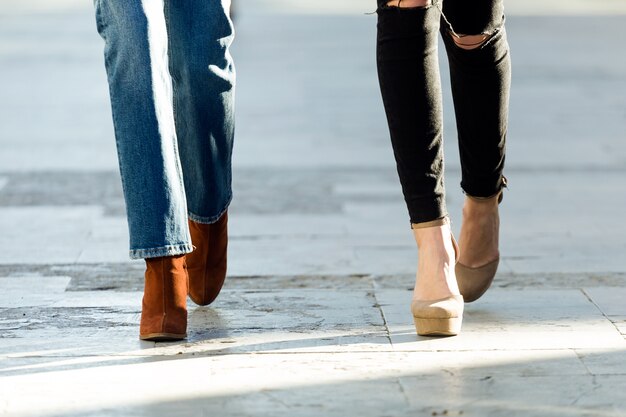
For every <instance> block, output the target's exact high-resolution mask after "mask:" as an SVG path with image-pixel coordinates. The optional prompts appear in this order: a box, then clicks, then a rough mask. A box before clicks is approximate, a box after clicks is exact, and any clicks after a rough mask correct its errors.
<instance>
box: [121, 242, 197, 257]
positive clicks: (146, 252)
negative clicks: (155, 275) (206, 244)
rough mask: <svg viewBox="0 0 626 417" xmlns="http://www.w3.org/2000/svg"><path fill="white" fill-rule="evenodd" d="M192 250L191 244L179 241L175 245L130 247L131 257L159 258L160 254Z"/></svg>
mask: <svg viewBox="0 0 626 417" xmlns="http://www.w3.org/2000/svg"><path fill="white" fill-rule="evenodd" d="M192 251H193V245H191V244H189V243H179V244H176V245H166V246H159V247H156V248H147V249H131V250H130V258H131V259H145V258H160V257H162V256H174V255H184V254H186V253H190V252H192Z"/></svg>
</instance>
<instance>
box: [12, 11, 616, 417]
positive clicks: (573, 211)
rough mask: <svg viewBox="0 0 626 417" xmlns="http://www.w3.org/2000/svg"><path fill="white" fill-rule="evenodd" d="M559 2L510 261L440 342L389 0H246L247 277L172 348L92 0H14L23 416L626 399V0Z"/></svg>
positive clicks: (511, 218)
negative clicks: (134, 218)
mask: <svg viewBox="0 0 626 417" xmlns="http://www.w3.org/2000/svg"><path fill="white" fill-rule="evenodd" d="M544 3H545V2H542V1H539V0H533V1H522V0H510V1H509V2H508V3H507V5H508V31H509V37H510V43H511V46H512V48H513V60H514V61H513V62H514V80H513V82H514V84H513V91H512V103H511V128H510V134H509V145H508V150H509V155H508V159H507V161H508V165H507V176H508V177H509V180H510V190H509V192H507V193H506V196H505V202H504V204H503V205H502V217H503V230H502V253H503V262H502V265H501V269H500V271H499V273H498V276H497V278H496V282H495V284H494V288H493V289H492V290H490V292H489V293H488V294H487V295H486V296H485V297H484V299H481V301H479V302H477V303H475V304H471V305H468V306H467V310H466V316H465V324H464V331H463V333H462V334H461V335H460V336H458V337H453V338H441V339H429V338H419V337H416V336H415V333H414V329H413V325H412V320H411V316H410V313H409V302H410V297H411V292H410V289H411V288H410V287H411V284H412V280H413V277H412V275H413V273H414V269H415V262H416V258H415V248H414V244H413V242H412V238H411V234H410V231H409V230H408V220H407V218H406V211H405V208H404V207H403V204H402V199H401V195H400V190H399V185H398V183H397V179H396V176H395V171H394V165H393V159H392V153H391V150H390V147H389V142H388V138H387V130H386V125H385V120H384V116H383V113H382V105H381V102H380V97H379V93H378V89H377V88H378V87H377V84H376V74H375V66H374V43H373V41H374V37H375V21H376V19H375V16H371V15H367V14H365V13H368V12H371V11H372V10H373V8H374V6H373V1H372V2H368V3H366V2H365V1H363V0H349V1H348V0H346V1H343V2H332V1H330V0H317V1H312V0H301V1H300V0H299V1H297V2H294V1H287V0H239V1H238V2H237V6H238V7H237V16H238V20H237V22H236V25H237V28H238V35H237V36H238V37H237V40H236V46H235V48H234V51H233V53H234V55H235V59H236V62H237V68H238V96H237V112H238V113H237V118H238V120H237V123H238V125H237V139H236V141H237V143H236V149H235V160H234V165H235V193H236V197H235V201H234V203H233V207H232V210H231V235H232V240H231V249H230V254H231V255H230V271H229V274H230V276H229V279H228V281H227V284H226V287H225V289H224V292H223V294H222V295H221V296H220V299H219V300H218V301H217V302H216V303H215V305H214V306H211V307H202V308H197V307H193V306H191V305H190V311H189V314H190V316H189V318H190V325H189V338H188V340H186V341H185V342H183V343H159V344H154V343H147V342H140V341H139V340H137V334H138V320H139V313H140V300H141V288H142V272H143V270H142V268H143V265H142V263H141V262H129V261H128V260H127V239H128V237H127V232H126V225H125V219H124V205H123V204H124V203H123V200H122V196H121V192H120V186H119V178H118V174H117V162H116V158H115V149H114V141H113V133H112V127H111V121H110V111H109V104H108V96H107V91H108V90H107V86H106V80H105V75H104V69H103V65H102V42H101V41H100V39H99V38H98V36H97V34H96V32H95V24H94V22H93V16H92V10H91V4H90V2H86V1H80V0H56V1H54V2H50V1H45V0H20V1H19V2H16V1H13V0H0V74H1V75H2V76H1V77H0V98H1V100H0V416H12V417H13V416H38V417H52V416H213V415H221V416H272V417H274V416H335V415H336V416H404V415H407V414H409V413H410V414H411V415H418V416H437V415H440V416H442V415H447V416H460V415H463V416H481V417H482V416H525V417H526V416H598V417H608V416H626V394H624V393H625V392H626V341H625V340H624V337H625V336H626V304H625V300H626V289H625V287H626V286H625V285H624V284H626V260H625V259H624V256H623V253H625V252H626V237H625V236H626V221H624V220H623V213H624V208H625V207H626V140H625V139H626V138H625V133H624V132H626V95H625V94H624V91H626V55H624V54H622V53H620V52H619V51H621V50H623V45H622V40H621V38H620V36H621V34H622V30H623V27H624V25H625V24H626V3H625V2H624V1H618V0H597V1H594V2H585V1H582V0H572V1H565V0H558V1H557V0H555V1H552V2H550V3H549V4H544ZM445 65H446V63H445V57H444V56H442V67H443V68H445ZM443 73H444V74H445V71H443ZM443 81H444V85H445V86H448V80H447V75H444V77H443ZM445 99H446V102H445V111H446V126H445V128H446V132H447V143H446V155H447V174H446V175H447V184H448V193H449V196H448V203H449V205H450V209H451V214H452V216H453V221H455V220H456V222H457V223H455V224H454V228H455V229H457V230H458V226H459V224H458V221H459V219H460V206H461V203H462V198H463V197H462V194H461V192H460V189H459V187H458V185H457V184H458V183H459V172H460V169H459V163H458V152H457V150H456V143H455V134H454V131H455V125H454V120H453V118H452V117H451V116H452V108H451V100H450V98H449V97H448V96H446V97H445Z"/></svg>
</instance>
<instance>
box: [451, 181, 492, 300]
mask: <svg viewBox="0 0 626 417" xmlns="http://www.w3.org/2000/svg"><path fill="white" fill-rule="evenodd" d="M468 198H471V199H472V200H474V201H479V202H485V203H488V202H490V200H492V199H494V198H497V199H498V204H500V203H501V202H502V191H500V192H499V193H498V194H497V195H495V196H493V197H489V198H477V197H471V196H468ZM464 250H467V248H465V249H464ZM499 263H500V256H499V255H498V257H497V258H496V259H494V260H493V261H491V262H488V263H486V264H485V265H481V266H478V267H470V266H467V265H463V264H462V263H460V262H457V264H456V266H455V268H454V271H455V273H456V282H457V284H458V285H459V290H460V291H461V294H462V295H463V298H464V299H465V302H466V303H471V302H472V301H476V300H478V299H479V298H480V297H482V296H483V294H484V293H485V292H486V291H487V290H488V289H489V287H490V286H491V283H492V282H493V279H494V277H495V276H496V272H497V271H498V265H499Z"/></svg>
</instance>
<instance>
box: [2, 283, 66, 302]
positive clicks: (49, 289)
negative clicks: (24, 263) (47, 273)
mask: <svg viewBox="0 0 626 417" xmlns="http://www.w3.org/2000/svg"><path fill="white" fill-rule="evenodd" d="M69 282H70V277H62V276H61V277H43V276H14V277H0V308H2V309H4V308H14V307H30V306H32V307H35V306H47V305H51V304H53V303H54V302H56V301H59V300H61V299H63V297H64V295H65V294H64V292H65V288H66V287H67V285H68V284H69Z"/></svg>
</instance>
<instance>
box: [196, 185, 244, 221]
mask: <svg viewBox="0 0 626 417" xmlns="http://www.w3.org/2000/svg"><path fill="white" fill-rule="evenodd" d="M232 200H233V193H232V192H231V193H230V195H229V196H228V199H227V200H226V204H225V205H224V207H223V208H222V210H221V211H220V212H219V213H218V214H217V215H215V216H212V217H203V216H198V215H196V214H194V213H192V212H189V213H188V214H187V215H188V216H189V219H190V220H193V221H194V222H196V223H201V224H212V223H215V222H217V221H218V220H219V219H220V218H221V217H222V216H223V215H224V213H226V211H227V210H228V207H230V203H231V202H232Z"/></svg>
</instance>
